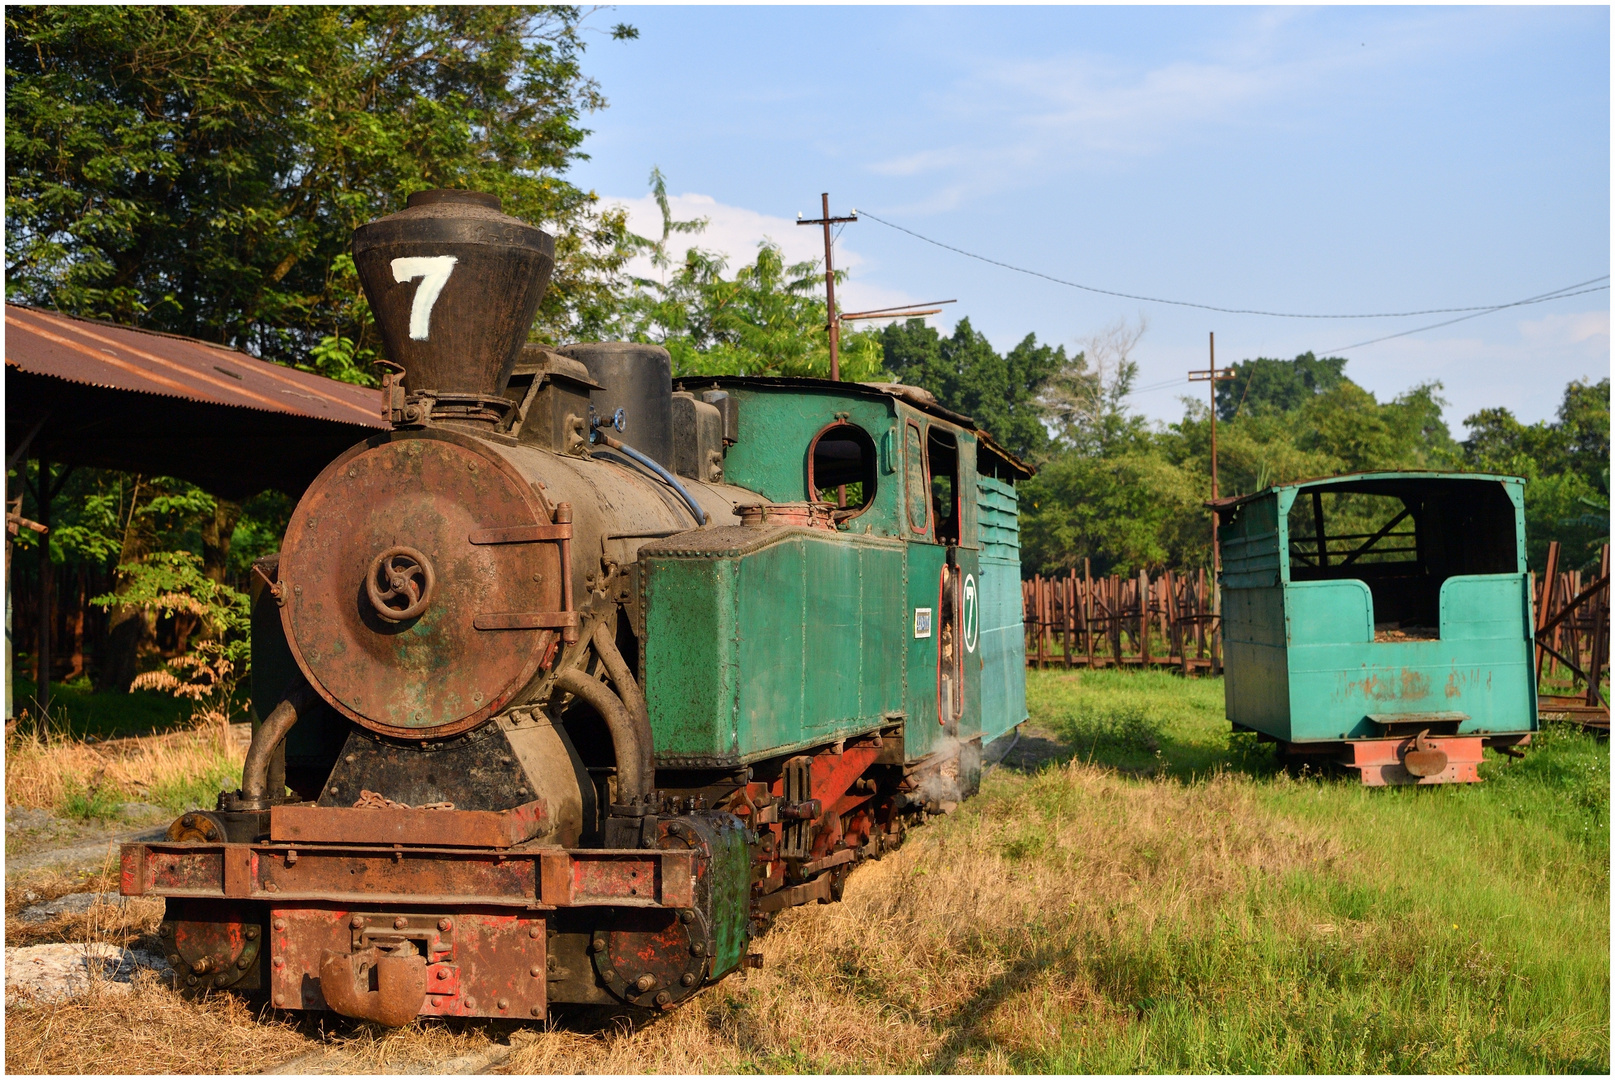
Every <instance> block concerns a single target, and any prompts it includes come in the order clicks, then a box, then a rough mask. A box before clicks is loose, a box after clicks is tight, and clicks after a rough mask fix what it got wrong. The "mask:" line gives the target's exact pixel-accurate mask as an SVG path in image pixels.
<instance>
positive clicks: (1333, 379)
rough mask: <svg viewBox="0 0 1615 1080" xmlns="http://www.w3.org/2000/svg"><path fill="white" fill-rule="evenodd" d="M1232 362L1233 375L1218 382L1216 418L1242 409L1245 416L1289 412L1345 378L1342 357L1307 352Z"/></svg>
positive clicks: (1228, 418)
mask: <svg viewBox="0 0 1615 1080" xmlns="http://www.w3.org/2000/svg"><path fill="white" fill-rule="evenodd" d="M1231 366H1232V369H1233V372H1234V377H1233V378H1232V379H1229V380H1228V381H1226V382H1221V383H1218V384H1217V419H1218V420H1232V419H1233V418H1234V417H1235V416H1237V415H1239V414H1240V413H1241V412H1243V413H1244V414H1245V415H1248V416H1254V415H1258V414H1262V413H1285V412H1289V411H1291V410H1292V409H1298V408H1300V407H1301V406H1302V405H1303V404H1304V403H1305V402H1306V401H1307V400H1308V399H1309V398H1312V397H1315V396H1316V395H1318V394H1326V393H1328V392H1329V391H1331V390H1333V389H1335V388H1336V387H1337V386H1339V385H1341V383H1343V382H1345V381H1347V379H1346V375H1345V369H1346V361H1345V359H1344V358H1343V357H1339V356H1329V357H1325V358H1324V359H1322V360H1319V359H1318V358H1317V357H1315V356H1313V355H1312V354H1311V353H1310V352H1304V353H1302V354H1301V355H1300V356H1297V357H1296V358H1295V359H1294V360H1270V359H1268V358H1267V357H1265V356H1259V357H1257V358H1256V359H1255V360H1241V361H1239V362H1238V363H1236V364H1233V365H1231Z"/></svg>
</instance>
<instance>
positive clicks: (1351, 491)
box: [1288, 480, 1518, 641]
mask: <svg viewBox="0 0 1615 1080" xmlns="http://www.w3.org/2000/svg"><path fill="white" fill-rule="evenodd" d="M1288 532H1289V542H1290V550H1289V561H1290V579H1291V580H1292V581H1340V580H1348V579H1355V580H1359V581H1362V582H1363V583H1364V584H1365V585H1367V586H1368V589H1369V592H1370V594H1371V595H1372V596H1373V601H1374V637H1375V640H1376V641H1402V640H1416V639H1429V638H1436V637H1439V636H1440V625H1439V624H1440V617H1441V585H1442V583H1443V582H1445V581H1446V580H1447V579H1448V578H1450V577H1454V576H1457V575H1460V574H1501V573H1514V572H1517V570H1518V555H1517V548H1516V544H1515V517H1514V508H1513V503H1512V502H1510V501H1509V498H1508V495H1507V493H1506V492H1505V491H1504V490H1503V486H1502V485H1501V484H1498V483H1495V482H1476V481H1462V480H1457V481H1455V480H1425V481H1405V480H1403V481H1392V480H1388V481H1377V482H1374V481H1370V482H1365V483H1364V484H1362V485H1351V486H1349V487H1346V486H1341V487H1332V488H1312V489H1306V488H1303V489H1302V490H1301V491H1300V492H1298V493H1297V495H1296V499H1295V502H1294V503H1293V504H1292V505H1291V507H1290V514H1289V521H1288Z"/></svg>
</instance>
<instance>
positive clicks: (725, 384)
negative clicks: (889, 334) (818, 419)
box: [673, 375, 1037, 479]
mask: <svg viewBox="0 0 1615 1080" xmlns="http://www.w3.org/2000/svg"><path fill="white" fill-rule="evenodd" d="M730 388H732V389H736V390H780V391H802V390H818V391H824V392H826V393H832V394H843V395H846V396H850V397H862V398H891V399H895V400H897V401H901V402H903V403H904V404H905V405H908V406H910V407H911V408H915V409H918V410H919V411H921V412H923V413H927V414H929V415H931V416H935V417H937V418H938V419H941V420H946V421H947V422H948V423H950V424H957V425H958V426H960V427H962V428H965V429H966V430H968V431H970V432H971V433H973V434H974V435H975V436H976V438H977V440H978V441H979V443H980V447H981V449H982V450H984V451H985V452H987V453H988V454H990V455H991V456H993V457H995V458H998V459H1000V460H1001V462H1002V464H1003V465H1004V466H1005V467H1006V468H1007V469H1008V471H1010V472H1012V473H1014V474H1016V475H1017V476H1019V477H1020V478H1021V479H1025V478H1027V477H1029V476H1032V475H1033V474H1034V473H1036V472H1037V470H1036V469H1034V468H1032V466H1030V465H1028V464H1027V463H1026V462H1024V461H1022V460H1021V459H1020V458H1018V457H1016V456H1015V455H1014V454H1012V453H1010V452H1009V451H1008V450H1006V449H1005V448H1004V447H1003V446H1002V445H1000V444H999V443H998V441H997V440H996V439H994V438H993V437H992V436H991V435H990V434H988V433H987V432H985V431H983V430H981V429H980V428H978V427H977V426H976V422H975V420H973V419H971V418H970V417H968V416H966V415H965V414H964V413H957V412H954V411H953V410H952V409H950V408H947V407H946V406H944V405H942V404H941V403H940V402H938V401H937V399H936V395H935V394H933V393H931V391H929V390H927V389H925V388H924V387H922V386H910V385H908V384H907V383H895V382H886V383H873V382H837V381H834V380H831V379H813V378H804V377H787V376H783V375H685V376H682V377H680V378H677V379H674V380H673V389H675V390H690V391H694V390H714V389H716V390H724V389H730Z"/></svg>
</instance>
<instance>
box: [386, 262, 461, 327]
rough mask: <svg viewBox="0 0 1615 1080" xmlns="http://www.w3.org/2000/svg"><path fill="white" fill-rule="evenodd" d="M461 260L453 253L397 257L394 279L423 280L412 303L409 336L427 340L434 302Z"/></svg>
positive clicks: (401, 282)
mask: <svg viewBox="0 0 1615 1080" xmlns="http://www.w3.org/2000/svg"><path fill="white" fill-rule="evenodd" d="M459 261H460V260H459V259H457V258H455V257H454V256H453V255H417V256H412V257H410V258H407V259H394V260H393V280H394V281H396V282H398V283H399V284H400V285H402V284H403V283H404V282H406V281H414V280H415V279H416V278H420V279H421V283H420V285H419V286H417V287H416V289H415V301H414V303H412V304H410V306H409V338H410V340H411V341H425V340H426V339H427V337H428V335H430V334H431V331H432V305H433V304H435V303H437V298H438V296H439V295H440V294H441V293H442V292H443V286H444V285H446V284H448V280H449V275H450V274H452V273H454V264H455V263H457V262H459Z"/></svg>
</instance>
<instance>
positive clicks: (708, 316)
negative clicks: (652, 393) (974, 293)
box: [615, 169, 885, 381]
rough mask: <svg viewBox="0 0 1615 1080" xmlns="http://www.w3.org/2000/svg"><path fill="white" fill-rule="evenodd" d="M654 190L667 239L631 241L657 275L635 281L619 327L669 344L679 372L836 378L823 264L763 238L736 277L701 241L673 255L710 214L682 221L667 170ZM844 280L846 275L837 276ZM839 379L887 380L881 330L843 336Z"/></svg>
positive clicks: (657, 176) (655, 178)
mask: <svg viewBox="0 0 1615 1080" xmlns="http://www.w3.org/2000/svg"><path fill="white" fill-rule="evenodd" d="M650 183H651V194H652V195H653V196H654V197H655V199H656V204H657V206H658V207H659V208H660V210H661V214H662V232H661V236H660V238H659V239H655V240H652V239H648V238H645V237H639V236H634V237H631V238H630V240H629V243H631V244H633V245H635V246H636V247H637V249H638V250H640V251H642V252H645V253H647V254H648V255H649V256H650V260H651V265H652V267H653V268H654V269H656V270H657V271H658V272H659V276H658V277H656V278H638V277H636V278H634V279H633V285H634V289H635V292H634V294H633V295H632V296H631V297H630V298H629V299H628V300H627V301H626V302H625V303H624V305H623V311H622V313H621V314H620V315H619V316H618V319H617V323H616V327H615V330H616V333H617V334H618V335H619V336H622V337H625V338H628V339H629V340H632V341H648V342H654V343H656V344H658V345H661V346H663V347H664V348H666V349H667V351H668V353H669V354H670V355H671V356H672V359H673V371H674V373H675V374H677V375H788V376H814V377H817V378H821V379H823V378H829V375H830V337H829V333H828V331H827V330H826V328H825V327H826V323H827V321H828V320H827V318H826V316H825V300H824V298H823V294H822V293H821V292H820V289H821V287H822V285H823V282H824V276H823V271H822V270H821V269H820V267H821V266H822V265H823V264H822V263H819V262H814V261H810V262H799V263H790V264H787V263H786V262H785V256H784V253H783V252H782V251H781V250H780V247H779V245H777V244H775V243H773V242H772V241H770V240H766V239H765V240H764V241H762V242H761V243H760V244H759V245H758V248H757V258H756V261H755V262H753V263H752V264H751V265H749V266H742V267H741V268H740V269H739V270H737V271H736V272H735V275H734V277H732V278H726V277H724V271H725V269H727V262H726V260H725V259H724V258H723V257H722V256H721V255H717V254H715V253H713V252H710V251H704V250H702V249H701V248H699V247H693V246H692V247H688V248H686V249H685V251H684V254H683V258H682V259H679V258H676V257H675V255H674V253H673V251H672V247H671V246H672V243H673V238H674V237H675V236H688V235H695V234H698V233H700V232H701V231H702V230H703V229H705V228H706V225H707V221H706V219H705V218H696V219H692V220H690V221H675V220H674V218H673V212H672V208H671V206H670V205H669V203H668V199H667V180H666V178H665V177H664V176H663V175H662V173H661V170H660V169H656V170H653V171H652V172H651V177H650ZM836 276H837V280H838V281H840V280H844V278H845V273H844V272H843V271H838V272H837V275H836ZM840 361H841V377H842V378H843V379H846V380H848V381H862V380H877V379H881V378H883V377H884V374H885V373H884V372H883V371H882V369H881V352H880V346H879V343H878V341H877V340H876V338H875V337H874V335H873V334H870V333H853V334H848V335H846V336H845V337H843V338H842V339H841V350H840Z"/></svg>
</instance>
